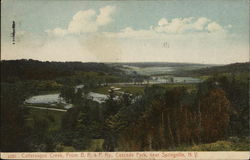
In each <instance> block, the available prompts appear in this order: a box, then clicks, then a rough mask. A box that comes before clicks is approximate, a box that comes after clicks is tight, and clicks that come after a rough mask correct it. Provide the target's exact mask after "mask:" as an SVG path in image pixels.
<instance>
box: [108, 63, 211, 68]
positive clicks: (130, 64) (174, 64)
mask: <svg viewBox="0 0 250 160" xmlns="http://www.w3.org/2000/svg"><path fill="white" fill-rule="evenodd" d="M112 64H114V65H128V66H133V67H140V68H147V67H185V66H201V67H210V66H214V65H210V64H199V63H174V62H127V63H112Z"/></svg>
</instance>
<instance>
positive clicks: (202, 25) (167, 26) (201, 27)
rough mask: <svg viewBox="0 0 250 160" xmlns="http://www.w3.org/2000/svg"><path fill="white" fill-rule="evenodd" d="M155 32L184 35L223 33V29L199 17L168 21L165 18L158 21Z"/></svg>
mask: <svg viewBox="0 0 250 160" xmlns="http://www.w3.org/2000/svg"><path fill="white" fill-rule="evenodd" d="M154 30H155V31H156V32H163V33H174V34H176V33H186V32H206V31H209V32H215V31H223V27H222V26H220V25H219V24H218V23H216V22H213V21H212V20H210V19H208V18H205V17H200V18H198V19H197V18H196V19H195V18H194V17H188V18H174V19H172V20H171V21H168V20H167V19H165V18H162V19H160V20H159V22H158V25H157V26H155V27H154Z"/></svg>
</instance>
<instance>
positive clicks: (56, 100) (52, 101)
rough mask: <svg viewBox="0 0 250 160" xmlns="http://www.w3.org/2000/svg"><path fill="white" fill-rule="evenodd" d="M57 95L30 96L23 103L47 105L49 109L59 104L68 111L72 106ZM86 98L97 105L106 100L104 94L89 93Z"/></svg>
mask: <svg viewBox="0 0 250 160" xmlns="http://www.w3.org/2000/svg"><path fill="white" fill-rule="evenodd" d="M59 95H60V94H59V93H56V94H46V95H37V96H32V97H30V98H28V99H26V100H25V101H24V103H25V104H47V105H50V106H51V107H53V106H56V105H57V104H61V105H63V106H64V108H65V109H70V108H72V107H73V105H72V104H69V103H66V102H65V100H64V99H63V98H61V97H60V96H59ZM88 98H89V99H92V100H93V101H96V102H98V103H103V102H105V100H106V99H107V98H108V96H107V95H105V94H99V93H94V92H90V93H89V94H88Z"/></svg>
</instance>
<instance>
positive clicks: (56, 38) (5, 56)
mask: <svg viewBox="0 0 250 160" xmlns="http://www.w3.org/2000/svg"><path fill="white" fill-rule="evenodd" d="M1 15H2V16H1V59H2V60H11V59H35V60H42V61H81V62H188V63H204V64H229V63H235V62H246V61H249V1H248V0H213V1H211V0H185V1H184V0H157V1H150V0H137V1H132V0H127V1H118V0H116V1H112V0H108V1H105V0H104V1H98V0H94V1H87V0H72V1H66V0H1ZM12 21H15V23H16V26H15V29H16V35H15V40H16V42H15V44H12V37H11V33H12Z"/></svg>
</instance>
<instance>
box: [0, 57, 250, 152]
mask: <svg viewBox="0 0 250 160" xmlns="http://www.w3.org/2000/svg"><path fill="white" fill-rule="evenodd" d="M134 65H137V66H138V65H142V64H134ZM148 65H149V66H150V67H152V66H154V63H152V64H144V65H142V66H143V67H147V66H148ZM159 65H161V66H164V63H161V64H159ZM173 65H178V64H173ZM180 65H184V64H180ZM190 65H191V64H190ZM121 68H122V67H121V66H118V67H117V66H116V65H114V64H104V63H81V62H41V61H35V60H15V61H14V60H13V61H1V151H4V152H28V151H29V152H39V151H42V152H56V151H57V152H61V151H67V152H69V151H174V150H179V151H187V150H195V151H223V150H224V151H248V150H249V149H250V148H249V142H250V137H249V63H237V64H230V65H224V66H214V67H207V68H203V69H197V70H191V71H185V72H184V71H183V75H185V76H186V75H190V76H196V77H197V78H201V79H202V81H201V82H199V83H181V82H179V83H161V84H158V83H155V84H151V83H145V84H143V83H141V84H136V83H135V82H136V81H137V80H140V81H143V80H145V81H148V79H149V76H144V75H140V74H137V73H136V72H133V74H127V73H126V72H124V70H122V69H121ZM181 73H182V72H179V71H178V72H177V73H176V74H178V75H179V74H181ZM132 82H133V83H132ZM130 83H131V84H130ZM77 85H82V87H78V88H77V87H76V86H77ZM118 89H120V90H119V91H117V90H118ZM92 92H96V93H105V94H107V98H105V99H104V100H103V102H102V103H99V102H97V101H95V99H94V98H90V96H89V94H90V93H92ZM48 93H58V94H59V97H60V98H61V99H63V100H64V101H65V103H67V104H72V106H73V107H71V108H69V109H67V110H66V109H65V111H63V112H59V111H56V110H54V111H52V110H49V109H47V110H46V109H44V110H39V109H35V108H30V107H27V104H26V103H25V100H27V99H28V98H29V97H32V96H34V95H40V94H41V95H43V94H48ZM60 105H61V104H57V106H56V107H57V108H59V109H64V108H60V107H61V106H60ZM37 106H39V107H41V106H42V105H41V104H39V105H38V104H37ZM37 106H36V107H37ZM42 107H44V106H42ZM45 107H48V108H49V107H50V106H45Z"/></svg>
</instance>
